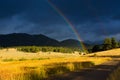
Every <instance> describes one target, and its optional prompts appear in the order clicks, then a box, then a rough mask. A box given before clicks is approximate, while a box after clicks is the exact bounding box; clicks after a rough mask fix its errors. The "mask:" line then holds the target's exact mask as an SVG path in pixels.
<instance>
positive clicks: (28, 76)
mask: <svg viewBox="0 0 120 80" xmlns="http://www.w3.org/2000/svg"><path fill="white" fill-rule="evenodd" d="M105 53H106V52H105ZM44 58H45V59H44ZM20 59H21V60H20ZM26 59H27V60H26ZM39 59H43V60H39ZM3 60H6V61H3ZM108 60H111V58H108V57H106V58H98V57H83V56H82V57H81V56H80V55H79V54H62V53H42V52H39V53H36V54H35V53H23V52H18V51H16V50H15V49H9V50H6V49H4V50H1V51H0V80H41V79H43V78H45V77H48V76H50V75H55V74H61V73H64V72H67V71H74V70H79V69H82V68H85V67H90V66H93V64H94V65H98V64H101V63H103V62H106V61H108Z"/></svg>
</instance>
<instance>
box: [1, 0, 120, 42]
mask: <svg viewBox="0 0 120 80" xmlns="http://www.w3.org/2000/svg"><path fill="white" fill-rule="evenodd" d="M50 3H52V4H53V5H54V6H56V8H58V9H59V10H60V12H61V13H62V14H64V16H65V17H66V18H67V19H69V21H70V22H71V23H72V24H73V25H74V27H75V29H76V31H77V33H78V34H80V37H81V38H82V39H83V40H92V41H94V40H100V39H103V38H105V37H107V36H108V37H109V36H115V37H117V38H118V39H119V37H118V36H119V35H120V32H119V30H120V27H119V26H120V10H119V9H120V5H119V4H120V1H119V0H109V1H108V0H18V1H16V0H0V34H8V33H30V34H45V35H47V36H49V37H52V38H55V39H58V40H63V39H68V38H76V36H75V33H74V32H73V30H72V29H71V28H70V26H69V25H68V23H66V21H65V20H64V19H63V17H62V15H60V14H59V12H57V11H56V10H55V9H54V8H53V7H52V6H51V4H50ZM98 36H99V37H98Z"/></svg>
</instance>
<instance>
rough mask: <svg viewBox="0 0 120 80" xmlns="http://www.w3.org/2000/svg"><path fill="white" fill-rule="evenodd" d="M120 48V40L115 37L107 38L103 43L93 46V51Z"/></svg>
mask: <svg viewBox="0 0 120 80" xmlns="http://www.w3.org/2000/svg"><path fill="white" fill-rule="evenodd" d="M115 48H120V42H119V41H117V40H116V39H115V38H114V37H112V38H105V39H104V42H103V44H101V45H95V46H94V47H93V48H92V52H97V51H105V50H110V49H115Z"/></svg>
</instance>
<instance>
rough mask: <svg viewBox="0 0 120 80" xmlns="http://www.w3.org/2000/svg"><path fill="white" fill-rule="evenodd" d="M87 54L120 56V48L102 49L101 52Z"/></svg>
mask: <svg viewBox="0 0 120 80" xmlns="http://www.w3.org/2000/svg"><path fill="white" fill-rule="evenodd" d="M86 56H98V57H99V56H104V57H105V56H106V57H107V56H108V57H109V56H118V57H120V49H112V50H108V51H101V52H96V53H93V54H88V55H86Z"/></svg>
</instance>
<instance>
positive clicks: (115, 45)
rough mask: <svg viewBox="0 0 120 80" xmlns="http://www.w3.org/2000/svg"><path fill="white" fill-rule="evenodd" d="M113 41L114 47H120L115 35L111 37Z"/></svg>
mask: <svg viewBox="0 0 120 80" xmlns="http://www.w3.org/2000/svg"><path fill="white" fill-rule="evenodd" d="M111 42H112V48H118V47H119V45H118V42H117V40H116V39H115V38H114V37H112V38H111Z"/></svg>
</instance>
